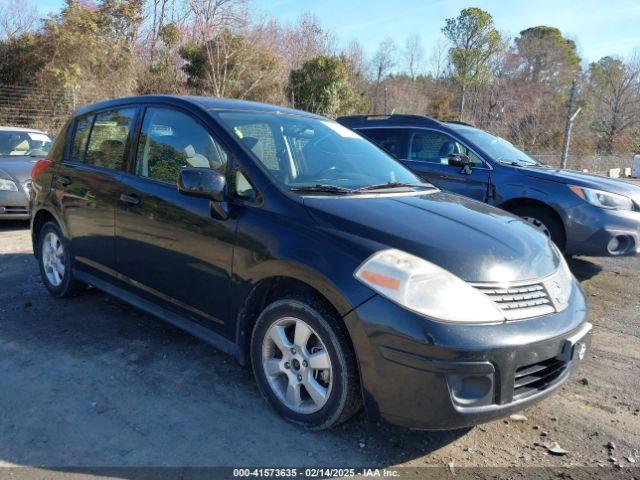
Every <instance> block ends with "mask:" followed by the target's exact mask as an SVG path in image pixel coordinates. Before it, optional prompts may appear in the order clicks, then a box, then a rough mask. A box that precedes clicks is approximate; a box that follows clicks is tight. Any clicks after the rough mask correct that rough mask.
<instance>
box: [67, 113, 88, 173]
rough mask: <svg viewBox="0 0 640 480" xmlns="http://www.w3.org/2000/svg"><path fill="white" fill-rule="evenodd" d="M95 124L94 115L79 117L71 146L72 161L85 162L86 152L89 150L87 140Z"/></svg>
mask: <svg viewBox="0 0 640 480" xmlns="http://www.w3.org/2000/svg"><path fill="white" fill-rule="evenodd" d="M92 124H93V115H85V116H83V117H79V118H78V120H77V121H76V128H75V131H74V134H73V144H72V147H71V161H72V162H76V163H83V162H84V153H85V152H86V150H87V140H88V139H89V132H90V131H91V125H92Z"/></svg>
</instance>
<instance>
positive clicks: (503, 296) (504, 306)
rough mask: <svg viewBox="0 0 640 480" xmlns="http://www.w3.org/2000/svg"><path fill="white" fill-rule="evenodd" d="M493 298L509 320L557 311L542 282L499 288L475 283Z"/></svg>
mask: <svg viewBox="0 0 640 480" xmlns="http://www.w3.org/2000/svg"><path fill="white" fill-rule="evenodd" d="M474 287H476V288H477V289H478V290H480V291H481V292H482V293H484V294H485V295H487V296H488V297H489V298H490V299H491V300H493V301H494V302H495V303H496V304H497V305H498V307H500V309H501V310H502V312H503V313H504V316H505V318H506V319H507V320H519V319H522V318H531V317H537V316H540V315H546V314H548V313H553V312H555V309H554V308H553V304H552V303H551V299H550V298H549V294H548V293H547V290H546V288H544V285H543V284H542V283H534V284H531V285H518V286H513V287H505V288H499V287H496V286H491V285H486V284H485V285H474Z"/></svg>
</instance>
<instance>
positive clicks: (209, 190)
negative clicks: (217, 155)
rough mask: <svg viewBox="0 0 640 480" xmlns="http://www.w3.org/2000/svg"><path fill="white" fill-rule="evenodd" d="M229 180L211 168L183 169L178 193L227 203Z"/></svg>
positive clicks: (179, 178) (179, 179)
mask: <svg viewBox="0 0 640 480" xmlns="http://www.w3.org/2000/svg"><path fill="white" fill-rule="evenodd" d="M226 186H227V180H226V178H225V176H224V175H223V174H221V173H220V172H218V171H216V170H213V169H211V168H183V169H182V170H180V175H179V176H178V191H179V192H180V193H182V194H183V195H190V196H193V197H204V198H208V199H209V200H213V201H214V202H224V201H225V190H226Z"/></svg>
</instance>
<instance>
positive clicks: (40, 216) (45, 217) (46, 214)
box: [31, 208, 67, 256]
mask: <svg viewBox="0 0 640 480" xmlns="http://www.w3.org/2000/svg"><path fill="white" fill-rule="evenodd" d="M50 221H53V222H55V223H57V224H58V226H59V227H60V229H61V230H62V233H63V234H64V235H65V236H66V235H67V232H66V231H65V228H64V225H63V224H62V223H61V222H60V220H59V219H58V218H57V216H56V215H55V213H53V212H52V211H51V210H49V209H47V208H41V209H40V210H38V211H37V212H36V213H35V214H33V216H32V219H31V242H32V243H33V254H34V256H38V247H39V244H40V243H39V240H40V239H39V235H40V230H41V229H42V226H43V225H44V224H45V223H47V222H50Z"/></svg>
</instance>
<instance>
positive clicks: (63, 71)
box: [40, 0, 142, 96]
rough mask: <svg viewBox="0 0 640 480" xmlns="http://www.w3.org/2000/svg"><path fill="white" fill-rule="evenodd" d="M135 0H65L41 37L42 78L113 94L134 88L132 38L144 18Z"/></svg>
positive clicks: (64, 85)
mask: <svg viewBox="0 0 640 480" xmlns="http://www.w3.org/2000/svg"><path fill="white" fill-rule="evenodd" d="M140 9H141V2H140V1H139V0H103V2H101V3H100V4H98V7H97V8H91V7H89V6H87V5H86V4H84V3H80V2H78V0H66V5H65V7H64V8H63V9H62V11H61V12H60V13H59V14H58V15H56V16H53V17H51V18H50V19H49V20H48V21H47V22H46V23H45V26H44V30H43V32H42V33H41V36H40V39H41V42H42V43H43V45H44V49H45V50H46V51H47V53H48V61H47V62H46V65H45V66H44V68H43V70H42V77H43V78H42V80H41V81H42V83H45V84H47V85H52V86H60V87H67V88H68V87H74V88H77V87H81V86H86V85H91V86H92V87H98V88H101V89H102V90H103V91H105V92H107V93H109V94H111V95H114V96H116V95H122V94H127V93H130V92H131V91H133V89H134V88H135V81H136V75H135V67H136V61H135V57H134V53H135V52H134V47H135V44H134V41H133V40H134V38H135V36H136V35H137V34H136V33H135V32H136V31H137V28H138V26H139V24H140V22H141V20H142V17H141V16H140Z"/></svg>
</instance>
